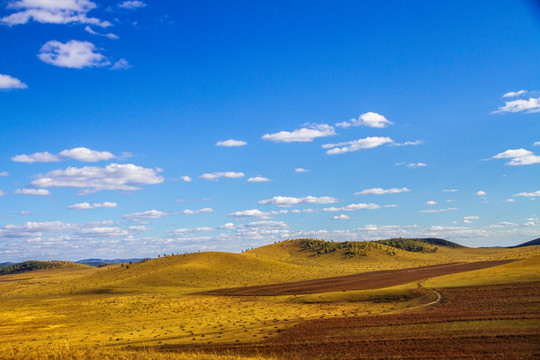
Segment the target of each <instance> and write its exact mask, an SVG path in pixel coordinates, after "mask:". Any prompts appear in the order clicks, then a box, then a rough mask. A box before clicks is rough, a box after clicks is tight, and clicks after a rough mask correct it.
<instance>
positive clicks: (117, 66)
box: [111, 58, 133, 70]
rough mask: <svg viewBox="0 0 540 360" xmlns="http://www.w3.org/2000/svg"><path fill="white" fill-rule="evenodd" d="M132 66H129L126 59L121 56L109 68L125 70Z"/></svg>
mask: <svg viewBox="0 0 540 360" xmlns="http://www.w3.org/2000/svg"><path fill="white" fill-rule="evenodd" d="M132 67H133V66H131V65H130V64H129V63H128V61H127V60H126V59H124V58H122V59H120V60H118V61H117V62H115V63H114V64H113V66H111V70H127V69H131V68H132Z"/></svg>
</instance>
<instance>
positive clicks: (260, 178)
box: [247, 176, 270, 182]
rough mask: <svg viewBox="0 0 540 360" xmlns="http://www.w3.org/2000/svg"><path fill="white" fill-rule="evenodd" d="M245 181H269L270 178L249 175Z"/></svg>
mask: <svg viewBox="0 0 540 360" xmlns="http://www.w3.org/2000/svg"><path fill="white" fill-rule="evenodd" d="M247 181H248V182H269V181H270V179H269V178H265V177H263V176H255V177H250V178H249V179H248V180H247Z"/></svg>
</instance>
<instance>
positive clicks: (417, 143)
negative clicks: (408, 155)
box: [391, 140, 424, 146]
mask: <svg viewBox="0 0 540 360" xmlns="http://www.w3.org/2000/svg"><path fill="white" fill-rule="evenodd" d="M423 143H424V142H423V141H422V140H415V141H405V142H402V143H397V142H393V143H392V144H391V145H392V146H416V145H421V144H423Z"/></svg>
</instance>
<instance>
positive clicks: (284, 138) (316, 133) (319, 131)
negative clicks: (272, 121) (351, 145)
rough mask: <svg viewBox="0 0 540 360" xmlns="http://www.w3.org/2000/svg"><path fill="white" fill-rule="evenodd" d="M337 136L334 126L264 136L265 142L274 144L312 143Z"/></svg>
mask: <svg viewBox="0 0 540 360" xmlns="http://www.w3.org/2000/svg"><path fill="white" fill-rule="evenodd" d="M333 135H336V132H335V130H334V127H333V126H330V125H326V124H312V125H308V126H307V127H303V128H301V129H297V130H294V131H280V132H278V133H275V134H265V135H263V137H262V139H263V140H269V141H273V142H285V143H290V142H311V141H313V139H315V138H319V137H327V136H333Z"/></svg>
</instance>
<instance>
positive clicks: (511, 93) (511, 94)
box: [502, 90, 528, 98]
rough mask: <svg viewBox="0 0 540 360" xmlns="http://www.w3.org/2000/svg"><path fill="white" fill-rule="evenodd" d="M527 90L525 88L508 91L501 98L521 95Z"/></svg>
mask: <svg viewBox="0 0 540 360" xmlns="http://www.w3.org/2000/svg"><path fill="white" fill-rule="evenodd" d="M527 92H528V91H527V90H519V91H510V92H507V93H506V94H504V95H503V96H502V97H503V98H510V97H518V96H521V95H525V94H526V93H527Z"/></svg>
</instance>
